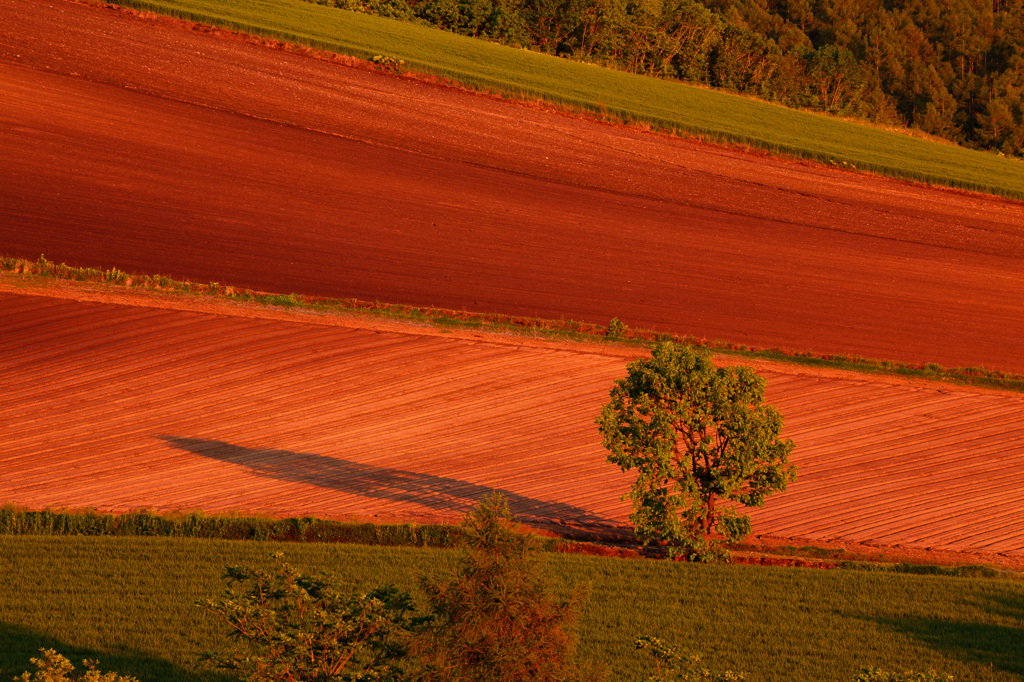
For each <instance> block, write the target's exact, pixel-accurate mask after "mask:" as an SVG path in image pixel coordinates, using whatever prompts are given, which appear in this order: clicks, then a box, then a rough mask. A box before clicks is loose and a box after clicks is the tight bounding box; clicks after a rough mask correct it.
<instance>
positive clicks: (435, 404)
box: [0, 294, 1024, 556]
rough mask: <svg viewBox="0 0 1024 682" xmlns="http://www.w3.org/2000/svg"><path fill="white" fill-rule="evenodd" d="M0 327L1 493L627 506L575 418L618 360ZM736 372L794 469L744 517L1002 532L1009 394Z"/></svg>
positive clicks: (61, 307)
mask: <svg viewBox="0 0 1024 682" xmlns="http://www.w3.org/2000/svg"><path fill="white" fill-rule="evenodd" d="M0 324H3V325H4V328H5V329H11V330H15V332H14V333H13V334H6V335H4V337H3V338H2V339H0V372H2V373H3V375H4V376H5V377H13V381H10V382H9V390H5V392H4V394H3V397H2V398H0V414H2V417H0V500H2V501H6V502H12V503H15V504H20V505H26V506H32V507H45V506H58V507H59V506H68V507H83V506H93V507H97V508H100V509H112V510H124V509H134V508H141V507H145V508H150V509H155V510H174V509H204V510H207V511H210V512H218V511H219V512H223V511H230V510H238V511H247V512H260V513H267V514H273V515H305V514H315V515H322V516H332V517H340V518H346V517H358V518H366V517H378V518H382V519H383V518H388V519H390V518H408V519H413V520H430V519H437V518H442V519H454V518H457V516H458V514H460V513H461V512H463V511H465V510H466V509H467V508H468V507H469V506H470V505H471V504H472V503H473V502H474V500H476V499H477V498H479V497H480V496H481V495H482V494H485V493H487V492H490V491H491V490H494V489H497V490H500V491H502V492H504V493H505V494H506V495H508V496H509V498H510V501H511V504H512V507H513V509H514V510H515V512H516V513H517V514H518V515H520V516H521V517H522V518H523V519H524V520H526V521H530V522H562V523H568V524H576V525H582V526H586V527H591V528H600V527H604V528H614V527H621V526H623V525H625V524H626V523H627V517H628V513H629V507H628V503H626V502H622V501H621V500H620V499H619V498H620V496H621V494H622V493H624V492H625V491H626V490H627V489H628V486H629V481H630V476H628V475H626V474H623V473H621V472H620V471H619V470H618V469H617V468H616V467H614V466H612V465H609V464H607V463H606V461H605V452H604V450H603V449H602V448H601V444H600V437H599V434H598V433H597V430H596V428H595V426H594V418H595V417H596V415H597V413H598V412H599V410H600V407H601V405H602V404H603V403H604V402H606V401H607V397H608V391H609V390H610V389H611V386H612V383H613V382H614V380H615V379H616V378H618V377H621V376H623V375H624V374H625V364H626V361H627V360H626V358H625V357H621V356H614V355H608V354H602V353H600V352H590V350H589V347H586V346H579V347H575V346H574V347H571V348H570V347H565V346H563V347H558V346H552V345H546V344H543V343H540V342H532V341H519V340H516V339H509V340H508V341H507V342H501V343H498V342H493V341H483V340H477V339H470V338H454V337H449V336H446V335H443V334H437V333H436V332H422V333H401V332H398V331H376V330H371V329H359V328H347V327H339V326H327V325H321V324H310V323H306V322H304V321H302V320H301V319H295V320H294V321H283V320H275V319H260V318H249V317H237V316H232V315H226V314H225V315H215V314H210V313H200V312H186V311H177V310H164V309H159V310H158V309H154V308H147V307H144V305H138V306H129V305H115V304H105V303H80V302H75V301H71V300H60V299H56V298H49V297H46V296H29V295H20V294H0ZM577 348H578V349H577ZM759 372H760V373H761V374H762V375H763V376H764V377H765V378H766V379H767V383H768V394H767V399H768V401H769V402H771V403H772V404H773V405H775V406H776V407H778V408H779V409H780V411H781V412H782V414H783V416H784V418H785V420H786V430H785V434H786V435H787V436H788V437H791V438H793V439H794V441H795V442H796V444H797V447H796V450H795V451H794V455H793V461H794V463H795V464H796V465H797V467H798V469H799V479H798V481H797V482H796V483H795V484H793V485H792V486H791V487H790V490H789V491H787V492H786V493H785V494H782V495H777V496H775V497H773V498H771V499H770V500H769V503H768V505H767V506H766V507H764V508H763V509H760V510H754V512H753V514H752V516H753V520H754V530H755V533H757V534H760V535H767V536H778V537H783V538H792V539H793V540H794V541H800V542H815V541H821V542H824V541H829V540H846V541H851V542H864V543H870V544H879V545H890V546H891V545H900V546H906V547H912V548H933V549H947V550H959V551H969V552H983V553H1002V554H1006V555H1008V556H1018V555H1020V553H1021V552H1022V550H1024V528H1022V527H1021V524H1020V523H1019V519H1020V518H1021V517H1022V515H1024V493H1022V492H1021V490H1020V486H1019V481H1020V480H1024V446H1022V443H1024V396H1019V395H1016V394H1008V393H996V392H981V391H972V390H965V389H961V388H952V387H948V386H942V385H938V384H927V383H909V382H901V381H899V380H895V379H892V378H879V379H877V380H876V379H865V378H864V377H863V376H856V375H849V374H844V373H838V372H831V373H821V374H815V373H814V372H813V371H811V370H801V369H793V370H790V369H783V366H781V365H772V366H770V367H769V368H767V369H761V370H759Z"/></svg>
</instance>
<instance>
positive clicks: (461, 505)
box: [161, 436, 609, 525]
mask: <svg viewBox="0 0 1024 682" xmlns="http://www.w3.org/2000/svg"><path fill="white" fill-rule="evenodd" d="M161 439H162V440H164V441H166V442H167V443H169V444H170V445H172V446H174V447H176V448H179V449H181V450H185V451H187V452H192V453H194V454H197V455H202V456H203V457H209V458H211V459H216V460H219V461H221V462H228V463H231V464H236V465H238V466H243V467H245V468H247V469H249V470H251V471H252V472H254V473H256V474H257V475H260V476H267V477H269V478H274V479H277V480H279V481H288V482H291V483H304V484H306V485H315V486H318V487H321V488H327V489H329V490H335V491H338V492H344V493H350V494H355V495H361V496H363V497H367V498H370V499H376V500H389V501H392V502H410V503H414V504H418V505H421V506H423V507H427V508H428V509H433V510H437V511H439V512H448V513H451V512H455V513H464V512H467V511H469V510H470V508H472V507H473V506H474V505H475V504H476V503H477V501H478V500H480V498H482V497H483V496H484V495H487V494H490V493H492V492H499V493H501V494H502V495H504V496H505V497H506V499H508V504H509V508H510V509H511V511H512V513H513V514H515V516H516V517H517V518H518V519H519V520H520V521H523V522H525V523H531V522H551V521H556V522H557V521H566V522H570V523H576V524H582V525H595V524H596V525H605V524H609V521H608V520H607V519H605V518H602V517H600V516H597V515H595V514H592V513H590V512H588V511H586V510H585V509H581V508H579V507H575V506H573V505H569V504H563V503H561V502H547V501H544V500H536V499H533V498H530V497H524V496H522V495H518V494H516V493H514V492H510V491H508V490H500V489H495V488H492V487H488V486H482V485H477V484H475V483H468V482H466V481H460V480H458V479H455V478H447V477H445V476H434V475H432V474H424V473H420V472H416V471H406V470H403V469H390V468H387V467H376V466H372V465H369V464H362V463H360V462H351V461H348V460H344V459H336V458H334V457H326V456H324V455H316V454H310V453H304V452H291V451H289V450H270V449H260V448H244V447H240V446H238V445H232V444H231V443H225V442H223V441H217V440H201V439H197V438H179V437H176V436H161Z"/></svg>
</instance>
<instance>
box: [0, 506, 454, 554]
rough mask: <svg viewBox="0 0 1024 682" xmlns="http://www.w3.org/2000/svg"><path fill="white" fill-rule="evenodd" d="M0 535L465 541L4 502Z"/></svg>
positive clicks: (402, 531)
mask: <svg viewBox="0 0 1024 682" xmlns="http://www.w3.org/2000/svg"><path fill="white" fill-rule="evenodd" d="M0 535H108V536H125V537H127V536H131V537H138V536H143V537H146V536H151V537H179V538H205V539H219V540H269V541H277V542H339V543H353V544H361V545H384V546H405V547H454V546H456V545H458V544H459V542H460V541H461V538H462V531H461V530H460V529H459V527H458V526H450V525H418V524H411V523H401V524H375V523H353V522H344V521H331V520H327V519H318V518H313V517H304V518H288V519H272V518H261V517H255V516H211V515H206V514H203V513H201V512H192V513H188V514H178V515H160V514H154V513H152V512H150V511H145V510H143V511H133V512H128V513H125V514H105V513H101V512H97V511H95V510H83V511H66V510H45V511H31V510H26V509H17V508H15V507H13V506H10V505H5V506H4V507H0Z"/></svg>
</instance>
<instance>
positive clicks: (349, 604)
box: [200, 553, 413, 682]
mask: <svg viewBox="0 0 1024 682" xmlns="http://www.w3.org/2000/svg"><path fill="white" fill-rule="evenodd" d="M281 557H282V555H281V554H280V553H276V554H275V555H274V560H275V562H276V566H275V568H274V570H273V571H269V572H268V571H262V570H259V569H250V568H241V567H231V568H228V569H227V571H226V573H225V575H224V578H225V580H226V581H227V582H228V588H227V590H226V591H225V592H224V594H223V595H222V597H221V598H220V599H216V600H207V601H204V602H200V605H201V606H203V607H204V608H206V609H207V610H208V611H210V612H211V613H213V614H215V615H217V616H218V617H219V618H220V619H221V620H223V621H224V622H225V623H227V625H228V626H229V627H230V632H231V637H233V638H234V639H235V640H239V641H241V642H242V643H243V644H242V646H241V650H239V649H236V650H234V651H232V652H231V653H230V654H213V653H211V654H207V655H206V656H204V660H205V661H206V662H208V663H209V664H211V665H212V666H214V667H215V668H218V669H222V670H227V671H230V672H232V673H234V674H237V675H239V676H241V677H242V678H243V679H245V680H249V681H251V682H299V681H309V682H313V681H320V680H323V681H326V680H339V681H341V680H346V681H348V680H379V681H380V682H400V681H401V680H405V679H407V676H406V673H405V671H404V669H403V667H402V663H403V662H404V659H405V657H406V654H407V649H406V647H405V644H404V639H405V637H406V636H407V633H408V628H409V627H410V626H411V624H412V621H411V620H410V613H411V612H412V609H413V606H412V600H411V598H410V597H409V595H408V594H405V593H403V592H400V591H398V590H397V589H395V588H394V587H392V586H387V587H380V588H377V589H375V590H373V591H372V592H370V593H369V594H359V595H350V594H345V593H343V592H340V591H339V590H338V588H337V586H336V585H335V584H334V579H332V578H331V577H330V576H328V575H326V574H323V573H321V574H320V575H316V576H311V575H304V574H302V573H300V572H299V571H297V570H296V569H295V568H293V567H292V566H289V565H288V564H286V563H284V562H283V561H282V559H281Z"/></svg>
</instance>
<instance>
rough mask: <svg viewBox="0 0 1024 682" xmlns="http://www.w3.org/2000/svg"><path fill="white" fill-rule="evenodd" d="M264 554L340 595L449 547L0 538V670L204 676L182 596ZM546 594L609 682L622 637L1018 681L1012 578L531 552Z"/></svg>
mask: <svg viewBox="0 0 1024 682" xmlns="http://www.w3.org/2000/svg"><path fill="white" fill-rule="evenodd" d="M272 551H283V552H284V553H285V556H286V560H287V561H289V562H290V563H292V564H294V565H296V566H299V567H300V568H303V569H305V570H319V569H323V570H328V571H330V572H333V573H335V574H336V575H338V576H340V577H341V578H342V580H344V581H345V582H346V583H348V584H350V585H352V588H353V590H367V589H369V588H371V587H373V586H376V585H379V584H381V583H386V582H391V583H395V584H396V585H399V586H401V587H403V588H406V589H409V590H414V589H415V586H416V580H417V576H418V575H423V574H435V573H436V572H440V571H447V570H450V567H451V564H452V561H453V558H454V556H455V555H454V553H453V550H437V549H434V550H431V549H418V548H401V547H366V546H360V545H335V544H319V543H312V544H282V543H264V542H255V541H252V542H239V541H226V540H196V539H184V538H148V537H143V538H137V537H136V538H125V537H40V536H4V537H0V576H3V582H2V587H0V678H3V677H6V678H7V679H10V677H12V676H13V675H14V674H17V673H20V672H21V671H23V670H26V669H27V668H28V660H29V658H30V657H31V656H32V655H34V654H35V653H36V651H37V650H38V649H39V648H40V647H54V648H56V649H58V651H62V652H64V653H65V654H67V655H69V656H70V657H71V658H72V660H75V661H77V660H80V659H81V658H82V657H83V656H89V657H95V658H99V659H100V661H101V669H104V670H108V669H117V670H119V671H122V672H124V673H128V674H133V675H137V676H138V677H139V678H140V679H141V680H144V681H145V680H215V679H221V678H219V677H218V676H216V675H213V674H211V673H209V672H206V671H203V670H201V669H199V670H197V669H196V668H195V664H196V660H197V656H198V654H199V652H201V651H205V650H210V649H215V648H221V647H224V646H225V644H226V639H225V636H224V630H223V628H222V627H221V626H220V625H219V624H217V623H216V622H215V621H212V620H211V618H210V617H208V616H207V615H206V614H205V613H204V612H203V611H202V610H201V609H199V608H197V607H195V606H193V603H194V602H195V601H196V600H198V599H203V598H207V597H211V596H215V595H216V594H219V592H220V590H221V586H222V584H221V581H220V575H221V572H222V569H223V567H224V566H226V565H232V564H243V565H255V564H265V565H269V563H270V560H269V559H268V558H267V556H268V554H269V553H270V552H272ZM545 556H546V561H547V565H548V568H549V570H550V571H551V573H552V575H553V577H554V579H555V581H556V584H558V585H559V588H558V589H563V590H567V589H569V586H571V585H575V584H580V583H585V584H589V585H590V597H589V600H588V602H587V605H586V607H585V609H584V612H583V614H582V620H581V628H580V630H581V632H580V634H581V640H582V643H581V647H580V655H581V658H583V659H586V660H591V661H601V662H603V663H604V664H605V665H606V666H607V671H608V678H607V679H608V680H609V682H618V681H619V680H634V679H637V678H638V675H639V672H640V670H639V669H638V664H639V660H638V659H637V658H636V657H635V656H634V654H633V652H632V650H631V643H632V641H633V639H634V638H635V636H637V635H646V634H652V635H656V636H661V637H663V638H664V639H666V640H668V641H670V642H672V643H676V644H681V645H683V646H685V647H687V648H689V649H691V650H693V651H698V652H702V653H704V654H705V660H706V662H707V663H708V664H709V665H712V666H714V667H717V668H732V669H736V670H744V671H747V672H748V673H749V676H748V679H749V680H777V681H780V682H781V681H783V680H786V681H794V682H795V681H800V680H807V681H811V680H813V681H815V682H819V681H823V680H849V679H850V678H851V677H852V676H853V674H854V672H856V671H857V670H858V669H859V668H860V667H862V666H867V665H879V666H882V667H885V668H890V669H910V668H913V669H918V670H920V669H924V668H935V669H940V670H945V671H947V672H949V673H952V674H953V675H955V676H956V679H957V680H1024V657H1022V656H1021V654H1020V651H1021V649H1020V643H1021V641H1024V583H1022V582H1020V581H1009V580H999V579H966V578H952V577H939V576H918V575H902V574H893V573H877V572H869V571H855V570H843V571H822V570H812V569H792V568H789V569H786V568H766V567H752V566H729V565H715V566H704V565H691V564H679V563H671V562H667V561H651V560H623V559H602V558H595V557H585V556H576V555H558V554H549V555H545Z"/></svg>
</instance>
